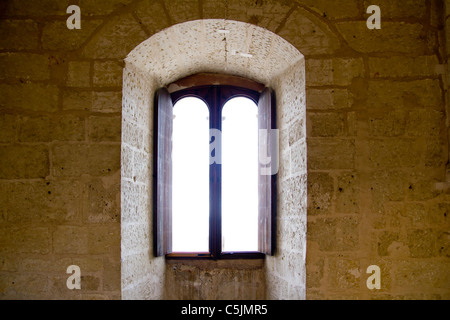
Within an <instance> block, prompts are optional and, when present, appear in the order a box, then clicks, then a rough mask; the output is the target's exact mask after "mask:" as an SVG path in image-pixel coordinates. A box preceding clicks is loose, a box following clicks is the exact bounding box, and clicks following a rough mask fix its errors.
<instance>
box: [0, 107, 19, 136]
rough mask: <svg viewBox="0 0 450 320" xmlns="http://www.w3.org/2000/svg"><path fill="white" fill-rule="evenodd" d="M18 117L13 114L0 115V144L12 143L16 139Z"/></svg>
mask: <svg viewBox="0 0 450 320" xmlns="http://www.w3.org/2000/svg"><path fill="white" fill-rule="evenodd" d="M18 118H19V117H18V116H17V115H13V114H7V113H2V114H0V128H2V129H1V130H0V143H9V142H14V141H16V139H17V129H18V127H19V125H18Z"/></svg>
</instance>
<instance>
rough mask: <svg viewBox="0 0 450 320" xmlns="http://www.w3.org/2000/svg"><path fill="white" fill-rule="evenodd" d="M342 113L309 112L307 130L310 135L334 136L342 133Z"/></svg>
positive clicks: (343, 123)
mask: <svg viewBox="0 0 450 320" xmlns="http://www.w3.org/2000/svg"><path fill="white" fill-rule="evenodd" d="M344 125H345V120H344V114H342V113H313V112H309V114H308V119H307V131H308V136H310V137H336V136H342V135H343V134H344Z"/></svg>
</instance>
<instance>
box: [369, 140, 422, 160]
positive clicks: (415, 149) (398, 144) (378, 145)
mask: <svg viewBox="0 0 450 320" xmlns="http://www.w3.org/2000/svg"><path fill="white" fill-rule="evenodd" d="M369 148H370V155H369V160H370V162H371V165H372V167H414V166H416V165H418V164H419V163H420V156H419V155H420V154H422V153H423V152H424V148H423V146H422V145H421V144H418V143H417V140H415V139H404V138H388V139H383V140H370V141H369Z"/></svg>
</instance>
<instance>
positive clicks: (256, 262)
mask: <svg viewBox="0 0 450 320" xmlns="http://www.w3.org/2000/svg"><path fill="white" fill-rule="evenodd" d="M264 261H265V260H264V259H222V260H213V259H190V258H184V259H183V258H181V257H179V258H177V259H170V258H169V259H166V265H167V266H168V267H169V268H173V269H174V270H176V269H178V268H179V267H181V266H188V267H195V268H198V269H201V270H211V269H233V270H260V269H262V268H264Z"/></svg>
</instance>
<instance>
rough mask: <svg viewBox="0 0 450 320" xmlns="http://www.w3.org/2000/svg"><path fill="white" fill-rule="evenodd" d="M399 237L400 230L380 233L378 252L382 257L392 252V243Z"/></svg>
mask: <svg viewBox="0 0 450 320" xmlns="http://www.w3.org/2000/svg"><path fill="white" fill-rule="evenodd" d="M398 239H399V235H398V232H393V231H382V232H381V233H380V234H379V235H378V242H377V244H378V250H377V253H378V255H379V256H380V257H383V256H387V255H389V254H390V249H391V245H392V244H393V243H394V242H395V241H397V240H398Z"/></svg>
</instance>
